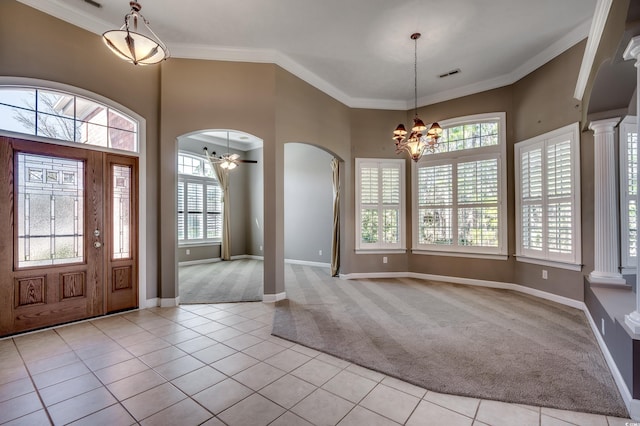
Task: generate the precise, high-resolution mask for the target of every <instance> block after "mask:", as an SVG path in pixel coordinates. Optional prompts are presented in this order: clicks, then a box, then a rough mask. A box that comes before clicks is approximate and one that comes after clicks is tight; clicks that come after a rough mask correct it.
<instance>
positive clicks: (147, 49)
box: [102, 1, 169, 65]
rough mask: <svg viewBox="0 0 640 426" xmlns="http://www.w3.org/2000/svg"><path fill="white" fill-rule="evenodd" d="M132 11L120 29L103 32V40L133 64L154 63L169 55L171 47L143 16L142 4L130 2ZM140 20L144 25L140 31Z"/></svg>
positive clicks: (122, 57) (126, 16)
mask: <svg viewBox="0 0 640 426" xmlns="http://www.w3.org/2000/svg"><path fill="white" fill-rule="evenodd" d="M129 6H131V12H129V13H128V14H126V15H125V16H124V25H123V26H122V27H120V29H119V30H111V31H107V32H105V33H104V34H102V40H103V41H104V43H105V44H106V45H107V46H108V47H109V49H111V51H112V52H113V53H115V54H116V55H117V56H119V57H120V58H121V59H124V60H125V61H128V62H131V63H132V64H133V65H152V64H157V63H158V62H161V61H162V60H164V59H167V58H168V57H169V49H167V46H166V45H165V44H164V43H163V42H162V40H160V38H158V36H157V35H156V34H155V33H154V32H153V31H152V30H151V28H150V27H149V21H147V19H146V18H145V17H144V16H142V14H141V13H140V10H141V9H142V6H140V3H138V2H137V1H131V2H129ZM138 21H141V22H142V24H143V25H141V26H140V31H138Z"/></svg>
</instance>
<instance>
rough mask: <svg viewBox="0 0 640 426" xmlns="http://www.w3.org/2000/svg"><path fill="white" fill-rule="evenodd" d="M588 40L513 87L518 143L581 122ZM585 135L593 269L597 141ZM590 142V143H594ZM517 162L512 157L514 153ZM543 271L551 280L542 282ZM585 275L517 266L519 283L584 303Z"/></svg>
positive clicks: (587, 235)
mask: <svg viewBox="0 0 640 426" xmlns="http://www.w3.org/2000/svg"><path fill="white" fill-rule="evenodd" d="M585 46H586V41H582V42H581V43H578V44H577V45H575V46H574V47H572V48H571V49H569V50H567V51H566V52H564V53H563V54H562V55H560V56H558V57H556V58H555V59H554V60H552V61H550V62H549V63H547V64H545V65H544V66H542V67H540V68H539V69H537V70H536V71H534V72H532V73H531V74H529V75H528V76H526V77H525V78H523V79H522V80H520V81H518V82H516V83H515V84H514V85H513V104H514V123H515V125H514V136H515V141H514V142H519V141H522V140H526V139H528V138H531V137H533V136H537V135H540V134H544V133H546V132H549V131H551V130H554V129H557V128H560V127H562V126H566V125H568V124H571V123H575V122H579V121H580V119H581V114H582V111H581V105H580V103H579V102H578V101H576V100H575V99H574V98H573V93H574V90H575V85H576V80H577V78H578V73H579V70H580V65H581V63H582V56H583V54H584V49H585ZM590 133H591V132H586V133H583V134H582V136H581V147H580V150H581V163H582V164H581V198H582V209H581V210H582V237H583V239H582V247H583V248H582V258H583V263H587V264H589V263H590V264H591V265H593V186H592V185H589V181H591V182H592V181H593V178H592V176H593V142H592V141H593V137H592V136H591V134H590ZM589 140H591V143H589ZM511 158H513V154H512V155H511ZM542 269H546V270H547V271H548V275H549V278H548V279H547V280H543V279H542ZM592 270H593V267H591V269H588V270H587V268H583V270H582V271H581V272H574V271H568V270H566V269H559V268H549V267H542V266H540V265H531V264H527V263H523V262H516V268H515V271H514V272H515V275H514V280H515V282H516V283H518V284H522V285H525V286H527V287H532V288H536V289H539V290H543V291H548V292H550V293H554V294H559V295H561V296H566V297H570V298H572V299H578V300H582V299H583V292H584V289H583V276H584V275H585V274H588V273H589V272H591V271H592Z"/></svg>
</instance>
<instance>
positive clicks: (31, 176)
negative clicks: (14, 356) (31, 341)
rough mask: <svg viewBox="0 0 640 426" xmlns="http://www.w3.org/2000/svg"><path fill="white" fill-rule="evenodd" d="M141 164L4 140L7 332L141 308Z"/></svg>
mask: <svg viewBox="0 0 640 426" xmlns="http://www.w3.org/2000/svg"><path fill="white" fill-rule="evenodd" d="M136 161H137V159H135V158H129V157H126V156H119V155H114V154H106V153H102V152H98V151H92V150H86V149H81V148H72V147H67V146H59V145H52V144H46V143H40V142H32V141H26V140H20V139H11V138H4V137H0V164H2V170H3V172H2V174H1V175H0V191H1V193H0V336H1V335H7V334H13V333H17V332H21V331H26V330H32V329H37V328H41V327H46V326H50V325H55V324H62V323H65V322H69V321H74V320H79V319H85V318H91V317H95V316H98V315H103V314H105V313H108V312H112V311H116V310H122V309H128V308H134V307H136V306H137V294H138V291H137V288H138V287H137V247H136V244H135V243H136V241H137V232H136V228H135V223H137V198H134V197H137V193H136V190H135V188H136V185H137V172H136V169H137V167H136V165H137V163H136ZM117 173H119V174H118V175H117V176H115V174H117ZM114 202H117V203H118V205H116V206H114V205H113V204H114ZM115 216H117V219H116V218H115ZM116 234H117V237H116Z"/></svg>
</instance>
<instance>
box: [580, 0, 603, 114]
mask: <svg viewBox="0 0 640 426" xmlns="http://www.w3.org/2000/svg"><path fill="white" fill-rule="evenodd" d="M612 4H613V0H598V3H597V4H596V10H595V12H594V14H593V21H591V28H590V29H589V37H588V39H587V46H586V48H585V50H584V55H583V56H582V64H581V65H580V72H579V73H578V80H577V81H576V89H575V91H574V92H573V97H574V98H575V99H577V100H579V101H581V100H582V97H583V96H584V91H585V90H586V88H587V81H588V80H589V76H590V75H591V69H592V68H593V62H594V60H595V58H596V52H597V51H598V46H599V45H600V39H601V38H602V33H603V32H604V26H605V24H606V22H607V18H608V17H609V10H610V9H611V5H612Z"/></svg>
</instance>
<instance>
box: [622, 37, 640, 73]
mask: <svg viewBox="0 0 640 426" xmlns="http://www.w3.org/2000/svg"><path fill="white" fill-rule="evenodd" d="M622 58H623V59H624V60H625V61H628V60H629V59H635V60H636V61H639V62H640V36H635V37H634V38H632V39H631V40H630V41H629V44H628V45H627V48H626V49H624V53H623V54H622ZM636 66H637V63H636Z"/></svg>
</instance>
